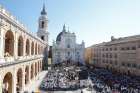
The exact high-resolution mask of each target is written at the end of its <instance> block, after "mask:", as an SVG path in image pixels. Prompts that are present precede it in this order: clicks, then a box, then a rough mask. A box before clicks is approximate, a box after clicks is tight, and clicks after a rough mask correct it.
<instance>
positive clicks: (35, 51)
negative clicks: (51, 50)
mask: <svg viewBox="0 0 140 93" xmlns="http://www.w3.org/2000/svg"><path fill="white" fill-rule="evenodd" d="M35 54H36V55H37V43H36V45H35Z"/></svg>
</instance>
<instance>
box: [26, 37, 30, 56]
mask: <svg viewBox="0 0 140 93" xmlns="http://www.w3.org/2000/svg"><path fill="white" fill-rule="evenodd" d="M29 51H30V44H29V39H27V40H26V55H29Z"/></svg>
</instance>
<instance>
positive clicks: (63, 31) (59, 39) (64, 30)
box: [56, 24, 67, 42]
mask: <svg viewBox="0 0 140 93" xmlns="http://www.w3.org/2000/svg"><path fill="white" fill-rule="evenodd" d="M64 33H65V34H66V33H67V32H66V27H65V24H64V26H63V30H62V32H60V33H59V34H58V35H57V38H56V41H59V42H60V41H61V36H62V35H63V34H64Z"/></svg>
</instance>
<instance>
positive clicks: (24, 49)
mask: <svg viewBox="0 0 140 93" xmlns="http://www.w3.org/2000/svg"><path fill="white" fill-rule="evenodd" d="M23 38H24V37H23ZM23 56H24V57H25V56H26V39H23Z"/></svg>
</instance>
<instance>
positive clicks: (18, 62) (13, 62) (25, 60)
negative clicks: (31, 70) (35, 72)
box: [0, 56, 43, 68]
mask: <svg viewBox="0 0 140 93" xmlns="http://www.w3.org/2000/svg"><path fill="white" fill-rule="evenodd" d="M40 58H43V56H36V57H33V58H30V59H24V60H16V61H10V62H4V63H0V68H2V67H7V66H11V65H15V64H21V63H25V62H29V61H32V60H37V59H40Z"/></svg>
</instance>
